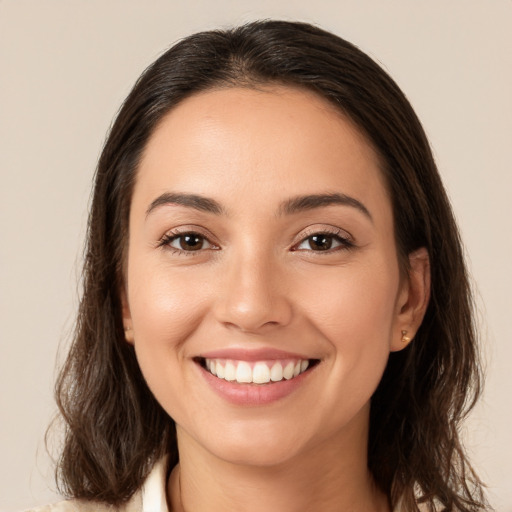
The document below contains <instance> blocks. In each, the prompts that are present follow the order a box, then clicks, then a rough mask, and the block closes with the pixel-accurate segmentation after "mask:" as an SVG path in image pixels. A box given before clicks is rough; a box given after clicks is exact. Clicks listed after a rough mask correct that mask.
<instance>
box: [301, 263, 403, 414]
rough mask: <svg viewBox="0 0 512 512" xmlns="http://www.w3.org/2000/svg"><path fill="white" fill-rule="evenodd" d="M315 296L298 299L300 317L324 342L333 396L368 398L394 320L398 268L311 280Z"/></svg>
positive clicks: (377, 378)
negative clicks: (306, 321) (326, 347)
mask: <svg viewBox="0 0 512 512" xmlns="http://www.w3.org/2000/svg"><path fill="white" fill-rule="evenodd" d="M316 283H317V285H318V293H316V294H314V295H311V294H309V296H308V295H307V294H304V298H303V299H302V301H301V302H302V307H303V308H304V309H303V311H304V316H305V317H306V318H309V319H310V322H311V323H312V324H313V327H314V329H315V330H316V331H317V332H319V333H320V335H321V338H322V339H324V340H326V341H327V343H328V345H329V350H330V352H331V353H332V355H333V357H332V358H329V361H330V364H331V365H332V366H331V370H332V374H331V375H332V377H333V379H332V380H331V381H330V390H327V392H329V391H331V392H332V393H333V395H335V394H336V393H339V390H340V389H344V390H345V391H348V393H344V396H349V397H350V396H352V397H353V399H354V404H355V403H356V401H358V400H359V401H360V400H361V397H362V395H367V398H369V397H370V396H371V394H372V393H373V391H374V390H375V388H376V387H377V385H378V383H379V381H380V378H381V376H382V373H383V371H384V368H385V366H386V363H387V360H388V357H389V351H390V343H391V339H392V334H393V327H394V321H395V318H396V299H397V294H398V288H399V274H398V269H397V268H395V267H394V266H393V267H391V266H390V265H387V264H385V263H383V264H381V265H373V266H371V267H370V266H368V267H366V266H365V267H362V266H361V267H359V269H357V270H356V269H355V268H350V266H347V267H346V268H343V269H339V271H337V272H335V273H332V275H329V276H324V277H323V278H321V279H317V280H316Z"/></svg>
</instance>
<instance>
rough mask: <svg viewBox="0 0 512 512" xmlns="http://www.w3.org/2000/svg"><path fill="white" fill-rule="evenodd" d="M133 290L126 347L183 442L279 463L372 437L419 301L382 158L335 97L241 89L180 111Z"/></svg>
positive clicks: (150, 163)
mask: <svg viewBox="0 0 512 512" xmlns="http://www.w3.org/2000/svg"><path fill="white" fill-rule="evenodd" d="M125 281H126V284H125V287H126V289H125V293H124V295H123V303H124V322H125V324H127V325H128V326H130V327H132V328H133V330H131V331H129V334H128V335H127V340H128V341H129V342H130V343H133V344H134V346H135V351H136V355H137V359H138V362H139V364H140V367H141V369H142V372H143V374H144V377H145V378H146V380H147V383H148V385H149V387H150V389H151V390H152V392H153V393H154V395H155V397H156V399H157V400H158V401H159V403H160V404H161V405H162V407H163V408H164V409H165V410H166V411H167V412H168V413H169V415H170V416H172V417H173V418H174V420H175V421H176V424H177V428H178V437H179V439H180V443H184V444H185V445H186V444H187V443H188V444H189V445H194V446H195V447H196V448H197V449H199V450H203V451H206V452H208V453H209V454H211V455H214V456H217V457H220V458H222V459H225V460H229V461H234V462H238V463H244V464H257V465H269V464H277V463H280V462H284V461H287V460H293V458H294V457H295V456H298V455H300V454H304V453H305V452H307V451H308V450H318V449H319V447H321V446H328V445H331V446H332V442H334V441H336V440H339V442H340V443H344V444H345V446H348V447H350V446H356V445H357V446H360V444H361V440H364V439H366V438H365V436H366V432H367V425H368V411H369V401H370V397H371V395H372V393H373V392H374V390H375V388H376V387H377V385H378V383H379V380H380V378H381V375H382V373H383V370H384V368H385V366H386V362H387V359H388V355H389V352H390V350H397V349H399V348H400V347H401V346H402V343H401V330H402V329H407V328H408V326H407V325H405V324H406V323H407V321H408V319H407V309H408V306H407V301H408V293H409V291H408V290H409V288H408V285H407V283H404V282H403V281H402V280H401V278H400V272H399V266H398V261H397V253H396V248H395V237H394V233H393V216H392V210H391V203H390V199H389V197H388V193H387V190H386V186H385V183H384V180H383V177H382V174H381V171H380V170H379V163H378V159H377V157H376V155H375V153H374V151H373V150H372V148H371V147H370V145H369V144H368V143H367V142H366V140H365V139H364V137H363V136H362V135H361V134H360V133H359V131H358V130H357V129H356V128H355V127H354V126H353V124H352V123H350V122H349V121H347V120H346V119H344V118H343V117H342V115H341V114H340V113H339V112H337V111H335V110H334V108H333V107H331V106H330V105H329V104H328V103H327V102H326V101H325V100H323V99H321V98H319V97H318V96H316V95H314V94H313V93H310V92H307V91H302V90H297V89H292V88H286V87H280V86H276V87H272V88H267V89H265V90H258V91H256V90H252V89H244V88H231V89H220V90H211V91H207V92H205V93H201V94H197V95H195V96H192V97H190V98H188V99H187V100H185V101H183V102H182V103H181V104H180V105H179V106H177V107H176V108H175V109H174V110H173V111H171V112H170V113H169V114H168V115H167V116H166V117H165V118H164V119H163V121H162V122H161V124H160V125H159V126H158V128H157V129H156V131H155V133H154V135H153V136H152V137H151V139H150V141H149V144H148V146H147V148H146V150H145V153H144V156H143V159H142V162H141V164H140V168H139V171H138V176H137V181H136V184H135V188H134V193H133V200H132V205H131V212H130V228H129V248H128V257H127V266H126V276H125ZM214 374H217V375H214ZM180 447H181V444H180Z"/></svg>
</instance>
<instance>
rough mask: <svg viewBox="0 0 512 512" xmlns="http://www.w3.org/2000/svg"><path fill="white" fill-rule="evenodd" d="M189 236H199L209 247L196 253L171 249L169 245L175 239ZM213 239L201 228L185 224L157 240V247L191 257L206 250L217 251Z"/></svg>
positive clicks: (168, 231)
mask: <svg viewBox="0 0 512 512" xmlns="http://www.w3.org/2000/svg"><path fill="white" fill-rule="evenodd" d="M189 234H195V235H199V236H200V237H201V238H204V239H205V240H206V242H207V243H208V244H209V245H210V247H207V248H206V249H199V250H197V251H184V250H182V249H178V248H177V247H172V246H171V245H170V242H171V241H174V240H175V239H178V238H179V237H181V236H184V235H189ZM213 238H214V237H213V235H211V234H210V233H209V232H207V231H206V230H205V229H204V228H201V227H200V226H196V225H191V224H187V225H185V226H178V227H175V228H172V229H169V230H167V231H166V232H165V233H164V234H163V235H162V237H161V238H160V239H159V240H158V242H157V247H162V248H164V249H165V248H168V249H170V250H173V251H176V252H180V253H186V254H187V255H189V256H192V255H194V254H195V253H201V252H204V251H206V250H219V249H220V246H219V244H218V243H216V242H214V241H213Z"/></svg>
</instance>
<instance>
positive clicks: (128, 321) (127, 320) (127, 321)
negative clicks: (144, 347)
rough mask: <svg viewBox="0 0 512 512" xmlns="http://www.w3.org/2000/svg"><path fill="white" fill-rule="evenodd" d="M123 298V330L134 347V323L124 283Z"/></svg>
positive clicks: (122, 288)
mask: <svg viewBox="0 0 512 512" xmlns="http://www.w3.org/2000/svg"><path fill="white" fill-rule="evenodd" d="M120 296H121V309H122V314H123V328H124V337H125V339H126V341H127V342H128V343H130V344H132V345H133V342H134V336H133V323H132V315H131V313H130V306H129V304H128V296H127V294H126V287H125V285H124V283H123V285H122V287H121V291H120Z"/></svg>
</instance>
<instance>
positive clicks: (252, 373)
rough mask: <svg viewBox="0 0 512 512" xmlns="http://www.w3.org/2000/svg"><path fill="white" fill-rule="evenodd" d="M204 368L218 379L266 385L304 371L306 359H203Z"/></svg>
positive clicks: (306, 364) (288, 378)
mask: <svg viewBox="0 0 512 512" xmlns="http://www.w3.org/2000/svg"><path fill="white" fill-rule="evenodd" d="M205 365H206V368H207V369H208V370H209V371H210V373H212V374H213V375H216V376H217V377H219V378H220V379H224V380H228V381H236V382H239V383H241V384H246V383H254V384H266V383H267V382H270V381H272V382H279V381H280V380H283V379H286V380H290V379H293V378H294V377H297V375H299V374H300V373H302V372H304V371H306V369H307V368H308V366H309V361H308V360H307V359H299V360H289V359H288V360H284V361H273V362H266V361H255V362H251V363H249V362H247V361H233V360H229V359H205Z"/></svg>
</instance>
